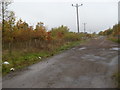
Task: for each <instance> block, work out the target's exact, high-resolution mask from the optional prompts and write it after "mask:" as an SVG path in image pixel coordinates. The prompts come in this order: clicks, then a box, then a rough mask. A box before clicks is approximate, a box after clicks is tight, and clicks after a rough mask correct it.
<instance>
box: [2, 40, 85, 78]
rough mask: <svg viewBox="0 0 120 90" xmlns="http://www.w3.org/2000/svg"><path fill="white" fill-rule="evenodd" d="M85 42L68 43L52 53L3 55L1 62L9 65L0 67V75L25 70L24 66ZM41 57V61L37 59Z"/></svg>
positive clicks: (13, 53) (15, 52)
mask: <svg viewBox="0 0 120 90" xmlns="http://www.w3.org/2000/svg"><path fill="white" fill-rule="evenodd" d="M84 42H85V41H74V42H69V43H66V44H64V45H62V46H60V47H58V48H56V49H54V50H53V51H52V52H51V51H40V52H37V53H33V52H28V53H23V52H22V51H20V52H18V51H14V52H12V54H11V55H9V54H5V55H3V60H2V61H3V62H4V61H8V62H9V63H10V64H9V65H6V64H3V65H2V74H3V76H5V75H6V74H8V73H10V72H11V71H10V68H15V70H16V71H17V70H19V69H22V68H25V67H26V66H29V65H32V64H35V63H37V62H40V61H42V60H43V59H44V58H47V57H50V56H53V55H54V54H58V53H60V52H61V51H64V50H68V49H70V48H72V47H75V46H77V45H80V43H84ZM39 57H41V59H40V58H39Z"/></svg>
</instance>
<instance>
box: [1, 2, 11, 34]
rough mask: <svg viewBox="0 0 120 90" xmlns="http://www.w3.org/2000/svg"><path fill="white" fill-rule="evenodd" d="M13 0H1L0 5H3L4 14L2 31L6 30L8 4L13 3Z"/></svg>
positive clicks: (2, 14) (2, 12)
mask: <svg viewBox="0 0 120 90" xmlns="http://www.w3.org/2000/svg"><path fill="white" fill-rule="evenodd" d="M11 2H12V1H11V0H1V1H0V6H1V10H0V12H1V16H2V32H4V24H5V20H6V19H7V18H8V15H7V14H8V12H9V11H8V5H9V4H11Z"/></svg>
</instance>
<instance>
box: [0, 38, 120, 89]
mask: <svg viewBox="0 0 120 90" xmlns="http://www.w3.org/2000/svg"><path fill="white" fill-rule="evenodd" d="M117 47H118V45H117V44H116V43H113V42H111V41H108V40H106V39H105V38H103V37H99V38H96V39H92V40H90V41H89V42H87V43H84V44H81V45H79V46H77V47H74V48H72V49H70V50H67V51H65V52H63V53H60V54H58V55H55V56H53V57H50V58H48V59H46V60H44V61H42V62H39V63H37V64H34V65H31V66H29V67H27V68H26V69H25V70H22V71H19V72H13V73H12V74H8V75H6V76H5V77H3V84H2V85H3V88H114V87H116V85H115V84H114V81H113V79H112V75H113V73H114V72H116V71H117V64H118V48H117Z"/></svg>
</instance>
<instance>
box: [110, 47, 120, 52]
mask: <svg viewBox="0 0 120 90" xmlns="http://www.w3.org/2000/svg"><path fill="white" fill-rule="evenodd" d="M110 50H115V51H118V50H120V48H111V49H110Z"/></svg>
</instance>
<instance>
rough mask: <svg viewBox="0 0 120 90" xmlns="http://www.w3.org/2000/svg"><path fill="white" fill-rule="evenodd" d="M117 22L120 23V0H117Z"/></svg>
mask: <svg viewBox="0 0 120 90" xmlns="http://www.w3.org/2000/svg"><path fill="white" fill-rule="evenodd" d="M118 23H119V24H120V1H119V2H118Z"/></svg>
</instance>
